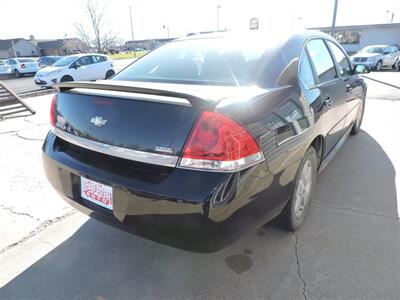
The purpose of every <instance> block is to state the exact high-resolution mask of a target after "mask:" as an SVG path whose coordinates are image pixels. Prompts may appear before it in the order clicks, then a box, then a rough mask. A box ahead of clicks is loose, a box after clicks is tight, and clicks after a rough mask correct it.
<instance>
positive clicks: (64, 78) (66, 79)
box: [60, 75, 74, 82]
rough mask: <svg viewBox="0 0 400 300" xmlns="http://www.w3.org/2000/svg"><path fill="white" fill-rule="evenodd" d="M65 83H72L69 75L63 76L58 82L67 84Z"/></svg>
mask: <svg viewBox="0 0 400 300" xmlns="http://www.w3.org/2000/svg"><path fill="white" fill-rule="evenodd" d="M67 81H74V79H73V78H72V77H71V76H69V75H65V76H63V77H62V78H61V80H60V82H67Z"/></svg>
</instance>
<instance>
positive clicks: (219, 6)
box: [217, 5, 221, 31]
mask: <svg viewBox="0 0 400 300" xmlns="http://www.w3.org/2000/svg"><path fill="white" fill-rule="evenodd" d="M220 8H221V5H218V6H217V31H219V9H220Z"/></svg>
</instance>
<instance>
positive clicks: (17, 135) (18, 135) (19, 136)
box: [15, 131, 44, 142]
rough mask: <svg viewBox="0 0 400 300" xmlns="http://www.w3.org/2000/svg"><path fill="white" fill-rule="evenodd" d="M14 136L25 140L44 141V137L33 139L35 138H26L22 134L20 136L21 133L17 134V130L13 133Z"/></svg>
mask: <svg viewBox="0 0 400 300" xmlns="http://www.w3.org/2000/svg"><path fill="white" fill-rule="evenodd" d="M15 136H16V137H18V138H21V139H23V140H27V141H41V142H42V141H44V139H35V138H27V137H24V136H22V135H20V134H19V131H17V132H16V133H15Z"/></svg>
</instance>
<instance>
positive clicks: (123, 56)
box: [109, 51, 147, 59]
mask: <svg viewBox="0 0 400 300" xmlns="http://www.w3.org/2000/svg"><path fill="white" fill-rule="evenodd" d="M146 53H147V51H136V55H135V53H134V52H133V51H131V52H126V53H118V54H111V55H109V57H110V58H111V59H127V58H139V57H142V56H143V55H145V54H146Z"/></svg>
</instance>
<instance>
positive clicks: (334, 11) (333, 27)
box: [331, 0, 339, 37]
mask: <svg viewBox="0 0 400 300" xmlns="http://www.w3.org/2000/svg"><path fill="white" fill-rule="evenodd" d="M338 1H339V0H335V7H334V9H333V18H332V27H331V36H333V37H335V26H336V12H337V6H338Z"/></svg>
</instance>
